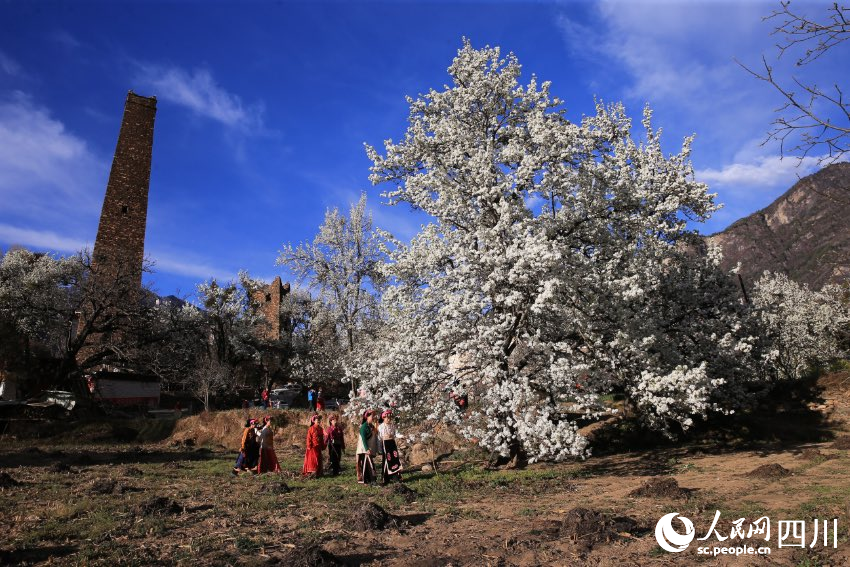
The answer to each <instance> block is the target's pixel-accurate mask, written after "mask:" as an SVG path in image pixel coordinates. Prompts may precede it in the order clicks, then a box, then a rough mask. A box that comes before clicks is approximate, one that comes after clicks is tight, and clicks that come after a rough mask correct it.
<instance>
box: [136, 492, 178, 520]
mask: <svg viewBox="0 0 850 567" xmlns="http://www.w3.org/2000/svg"><path fill="white" fill-rule="evenodd" d="M135 512H136V515H137V516H170V515H177V514H181V513H183V506H181V505H180V504H178V503H177V502H176V501H174V500H171V499H170V498H166V497H165V496H156V497H154V498H152V499H150V500H148V501H147V502H142V503H141V504H139V505H138V506H137V507H136V509H135Z"/></svg>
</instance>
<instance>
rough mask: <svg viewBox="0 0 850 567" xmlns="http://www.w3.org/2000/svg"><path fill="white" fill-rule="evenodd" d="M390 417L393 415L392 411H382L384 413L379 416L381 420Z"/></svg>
mask: <svg viewBox="0 0 850 567" xmlns="http://www.w3.org/2000/svg"><path fill="white" fill-rule="evenodd" d="M392 415H393V411H392V410H384V413H382V414H381V419H386V418H388V417H392Z"/></svg>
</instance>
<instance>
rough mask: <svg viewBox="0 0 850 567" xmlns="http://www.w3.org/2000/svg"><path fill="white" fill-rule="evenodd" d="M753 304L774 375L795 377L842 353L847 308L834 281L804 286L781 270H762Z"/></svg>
mask: <svg viewBox="0 0 850 567" xmlns="http://www.w3.org/2000/svg"><path fill="white" fill-rule="evenodd" d="M753 305H754V307H755V308H756V310H757V313H758V315H759V317H760V318H761V319H762V321H763V324H764V326H765V328H766V329H767V332H768V333H769V336H770V338H771V343H772V349H771V350H770V352H769V353H768V355H769V356H768V358H769V363H770V366H771V367H772V368H773V369H774V371H775V372H776V374H777V376H778V377H779V378H780V379H797V378H800V377H802V376H803V374H805V373H806V372H807V371H808V370H811V369H812V368H816V367H820V366H824V365H826V364H828V363H829V362H831V361H832V360H834V359H836V358H838V357H841V356H846V355H847V352H846V348H845V347H846V343H845V340H846V333H847V329H848V325H850V309H848V306H847V301H846V292H845V290H844V289H842V288H841V287H840V286H837V285H826V286H824V287H823V288H822V289H821V290H820V291H813V290H811V289H809V286H808V285H806V284H799V283H797V282H795V281H794V280H792V279H790V278H788V276H786V275H785V274H774V273H770V272H765V273H764V275H763V276H762V277H761V278H760V279H759V280H758V281H757V282H756V285H755V290H754V293H753Z"/></svg>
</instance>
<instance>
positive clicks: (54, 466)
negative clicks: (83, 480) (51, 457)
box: [47, 463, 79, 474]
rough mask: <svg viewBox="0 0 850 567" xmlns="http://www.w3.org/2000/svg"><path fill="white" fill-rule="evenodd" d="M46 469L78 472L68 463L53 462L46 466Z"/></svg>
mask: <svg viewBox="0 0 850 567" xmlns="http://www.w3.org/2000/svg"><path fill="white" fill-rule="evenodd" d="M47 470H48V471H49V472H52V473H58V474H65V473H67V474H79V471H78V470H76V469H74V468H72V467H71V465H69V464H68V463H53V464H52V465H50V466H49V467H48V468H47Z"/></svg>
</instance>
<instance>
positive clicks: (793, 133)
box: [736, 1, 850, 164]
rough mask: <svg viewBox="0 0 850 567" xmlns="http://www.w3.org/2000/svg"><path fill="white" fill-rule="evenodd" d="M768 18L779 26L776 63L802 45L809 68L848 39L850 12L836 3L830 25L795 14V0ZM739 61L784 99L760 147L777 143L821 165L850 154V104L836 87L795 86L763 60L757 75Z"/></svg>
mask: <svg viewBox="0 0 850 567" xmlns="http://www.w3.org/2000/svg"><path fill="white" fill-rule="evenodd" d="M780 5H781V9H779V10H775V11H774V12H773V13H772V14H770V15H769V16H767V17H765V18H764V20H765V21H768V20H774V21H776V23H777V24H778V25H777V27H776V28H775V29H774V30H773V32H772V34H773V35H777V36H779V37H780V38H781V41H780V42H779V43H777V45H776V47H777V49H778V50H779V55H778V56H777V59H779V58H781V57H782V56H783V55H784V54H785V53H786V52H787V51H791V50H795V49H796V48H798V47H804V48H805V52H804V53H803V54H802V55H801V56H800V57H799V59H798V60H797V66H803V65H807V64H809V63H811V62H813V61H815V60H817V59H819V58H820V57H821V56H822V55H824V54H825V53H826V52H827V51H829V50H830V49H832V48H834V47H836V46H839V45H840V44H842V43H843V42H844V41H846V40H847V39H848V38H850V8H847V7H844V6H839V5H838V3H833V5H832V6H831V7H830V8H828V10H827V12H828V18H827V20H826V22H824V23H821V22H816V21H814V20H811V19H809V18H808V17H806V16H804V15H802V14H800V13H797V12H794V11H792V10H791V8H790V5H791V2H790V1H788V2H780ZM736 62H737V63H738V64H739V65H740V66H741V67H743V68H744V69H745V70H746V71H747V72H748V73H750V74H751V75H752V76H754V77H755V78H757V79H759V80H761V81H764V82H766V83H768V84H769V85H771V86H772V87H773V88H774V89H775V90H776V91H778V92H779V93H780V94H781V95H782V97H783V98H784V101H785V102H784V103H783V104H782V105H781V106H779V107H778V108H777V109H776V115H777V116H776V118H775V119H774V121H773V122H772V128H771V130H769V131H768V133H767V137H766V138H765V140H764V142H762V145H764V144H766V143H768V142H770V141H776V142H779V147H780V153H781V155H782V156H783V157H784V156H785V155H796V156H797V158H798V160H799V161H800V162H802V160H803V159H804V158H805V157H807V156H816V157H817V158H818V162H819V163H820V164H829V163H835V162H836V161H839V160H840V159H842V157H844V155H845V154H847V152H848V151H850V104H848V103H847V102H846V101H845V100H844V93H843V91H842V89H841V87H840V86H839V85H838V84H834V85H833V86H832V89H829V90H824V89H822V88H821V87H819V86H818V85H816V84H806V83H804V82H802V81H801V80H799V79H798V78H796V77H792V78H791V81H792V82H793V85H790V86H789V85H787V84H783V83H782V82H780V81H779V80H778V79H777V78H776V76H775V74H774V69H773V67H771V65H770V64H769V63H768V61H767V58H765V57H764V56H762V64H763V65H764V70H763V71H756V70H754V69H751V68H750V67H748V66H746V65H744V64H743V63H741V62H740V61H737V60H736Z"/></svg>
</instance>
